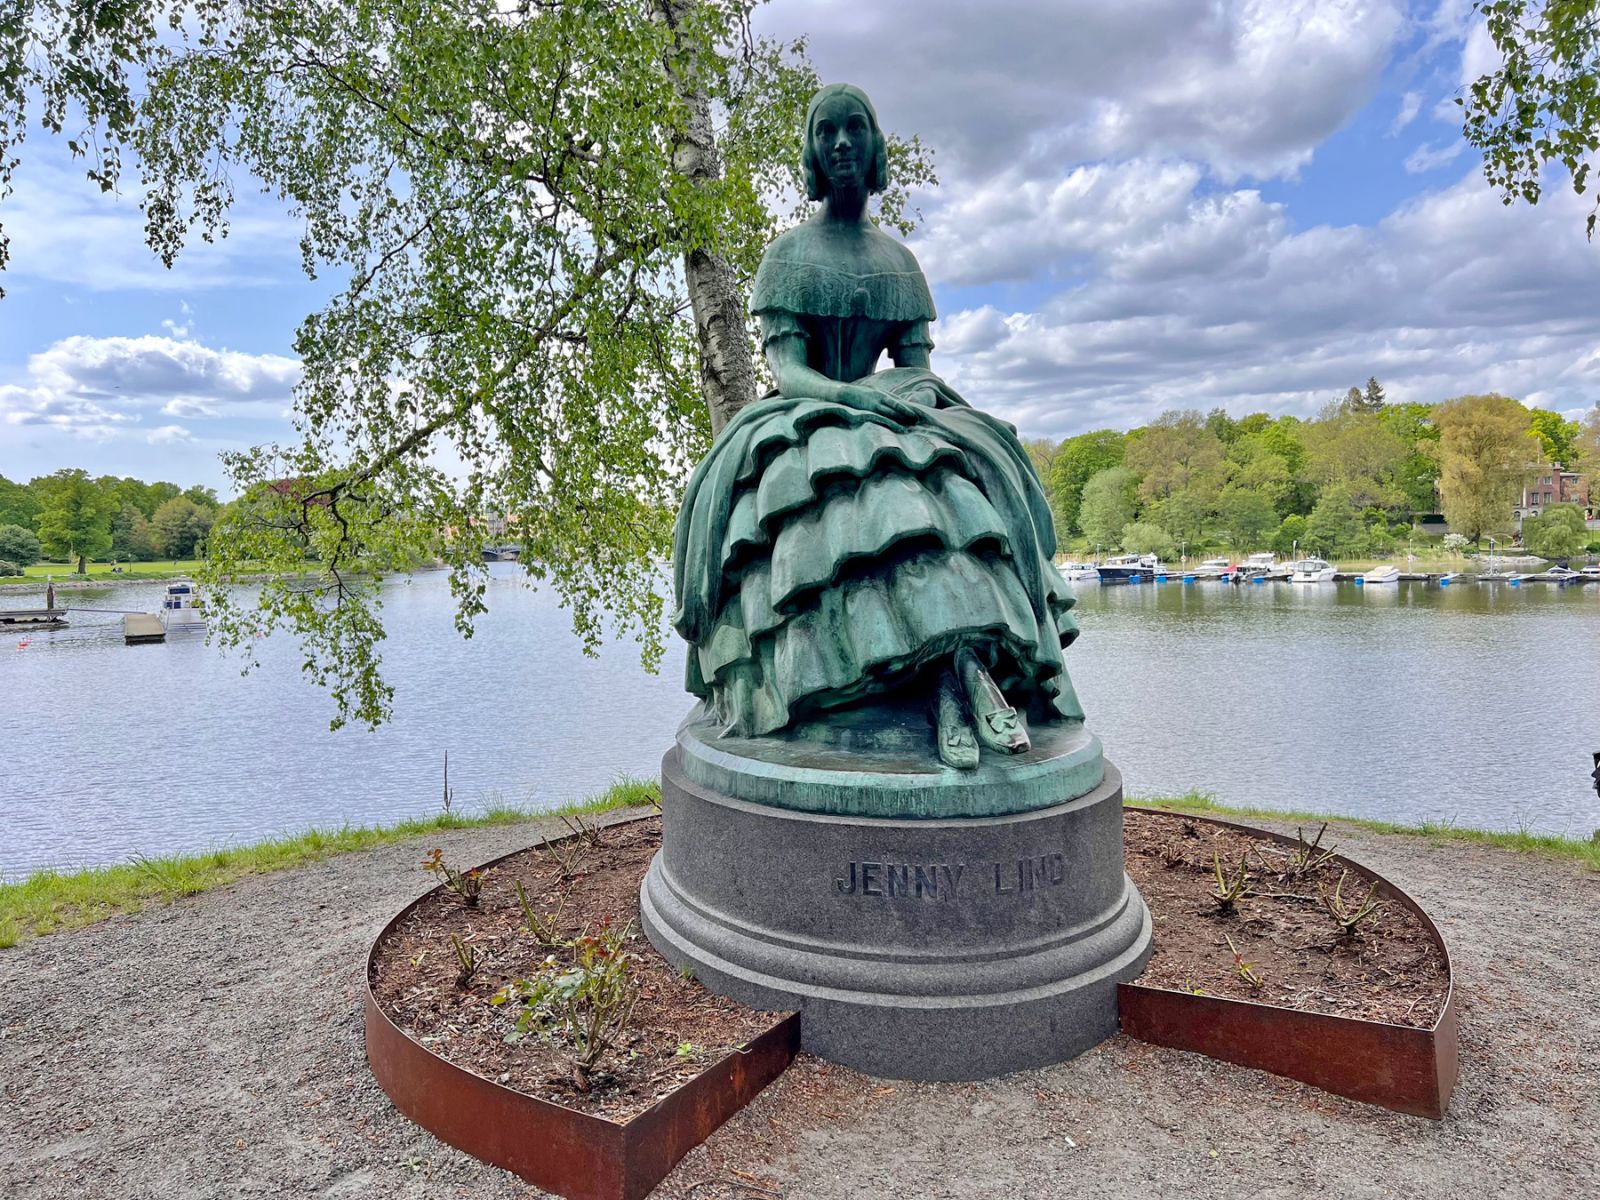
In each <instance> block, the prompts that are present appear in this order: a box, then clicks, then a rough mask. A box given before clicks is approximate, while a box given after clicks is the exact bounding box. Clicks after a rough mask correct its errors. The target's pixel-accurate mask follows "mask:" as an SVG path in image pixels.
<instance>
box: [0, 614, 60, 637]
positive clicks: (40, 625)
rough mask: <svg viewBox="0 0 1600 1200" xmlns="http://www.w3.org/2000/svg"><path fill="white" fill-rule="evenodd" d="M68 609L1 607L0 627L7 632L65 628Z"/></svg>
mask: <svg viewBox="0 0 1600 1200" xmlns="http://www.w3.org/2000/svg"><path fill="white" fill-rule="evenodd" d="M66 627H67V610H66V609H64V608H5V609H0V628H4V629H5V630H6V631H7V632H10V631H12V630H19V629H21V630H27V629H65V628H66Z"/></svg>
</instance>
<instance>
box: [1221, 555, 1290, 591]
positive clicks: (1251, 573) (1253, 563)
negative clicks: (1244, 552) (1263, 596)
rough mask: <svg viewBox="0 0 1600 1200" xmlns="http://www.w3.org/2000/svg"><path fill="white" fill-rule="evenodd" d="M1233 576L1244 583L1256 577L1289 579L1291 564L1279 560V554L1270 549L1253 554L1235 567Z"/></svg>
mask: <svg viewBox="0 0 1600 1200" xmlns="http://www.w3.org/2000/svg"><path fill="white" fill-rule="evenodd" d="M1233 578H1234V580H1235V581H1236V582H1239V583H1244V582H1246V581H1250V580H1256V579H1287V578H1289V564H1287V563H1281V562H1279V561H1278V556H1277V555H1276V554H1274V553H1272V552H1271V551H1270V550H1264V551H1262V552H1261V553H1259V554H1252V555H1250V557H1248V558H1246V559H1245V560H1244V561H1243V562H1242V563H1240V564H1239V565H1238V567H1236V568H1235V569H1234V573H1233Z"/></svg>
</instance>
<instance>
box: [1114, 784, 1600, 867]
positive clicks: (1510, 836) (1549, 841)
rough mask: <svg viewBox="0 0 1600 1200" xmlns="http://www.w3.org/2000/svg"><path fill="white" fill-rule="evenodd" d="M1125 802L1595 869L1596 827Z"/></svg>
mask: <svg viewBox="0 0 1600 1200" xmlns="http://www.w3.org/2000/svg"><path fill="white" fill-rule="evenodd" d="M1127 803H1129V804H1142V805H1145V806H1147V807H1149V808H1161V809H1166V810H1167V811H1169V812H1187V813H1198V814H1200V815H1202V816H1214V817H1260V818H1266V819H1271V820H1278V821H1300V822H1303V823H1305V824H1308V825H1309V824H1311V823H1312V822H1313V821H1314V822H1316V823H1318V824H1321V823H1322V822H1323V821H1330V822H1333V823H1335V824H1343V825H1353V826H1355V827H1356V828H1358V829H1370V830H1371V831H1372V832H1374V833H1389V834H1399V835H1401V836H1404V837H1420V838H1428V839H1430V840H1431V841H1433V842H1435V843H1442V842H1474V843H1477V844H1478V845H1482V846H1498V847H1500V848H1501V849H1502V850H1515V851H1517V852H1518V853H1520V854H1541V855H1545V856H1547V857H1550V858H1561V859H1566V860H1568V861H1570V862H1576V863H1580V864H1582V865H1583V866H1585V867H1587V868H1588V869H1589V870H1591V871H1600V830H1596V831H1595V835H1594V837H1592V838H1589V839H1587V840H1586V839H1584V838H1575V837H1564V836H1562V835H1561V834H1554V833H1533V832H1531V831H1530V830H1527V829H1519V830H1514V831H1511V832H1508V833H1495V832H1493V831H1491V830H1488V829H1467V828H1464V827H1463V826H1459V825H1456V824H1455V823H1454V822H1452V821H1423V822H1421V823H1420V824H1417V825H1402V824H1397V823H1396V822H1394V821H1373V820H1368V819H1367V818H1365V817H1343V816H1338V815H1336V814H1333V813H1317V812H1302V811H1298V810H1295V811H1284V810H1281V809H1273V808H1234V807H1231V806H1229V805H1226V804H1218V803H1217V802H1216V801H1215V800H1214V799H1212V797H1210V796H1208V795H1204V794H1203V793H1200V792H1190V793H1189V794H1188V795H1186V796H1144V797H1129V799H1128V800H1127Z"/></svg>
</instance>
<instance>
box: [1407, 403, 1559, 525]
mask: <svg viewBox="0 0 1600 1200" xmlns="http://www.w3.org/2000/svg"><path fill="white" fill-rule="evenodd" d="M1433 422H1434V424H1435V425H1437V426H1438V428H1439V442H1438V454H1439V499H1440V502H1441V504H1442V506H1443V508H1444V519H1445V520H1446V521H1448V522H1449V523H1450V527H1451V528H1452V529H1454V530H1455V531H1456V532H1457V533H1464V534H1466V535H1467V536H1468V537H1470V538H1471V539H1472V540H1473V541H1478V540H1479V539H1480V538H1481V537H1483V536H1484V535H1485V534H1494V533H1503V532H1505V531H1506V530H1507V529H1509V528H1510V525H1511V520H1512V517H1511V513H1512V509H1513V508H1514V507H1515V506H1516V503H1517V501H1518V500H1519V499H1520V498H1521V494H1522V489H1523V486H1524V485H1525V484H1526V483H1527V481H1528V479H1529V478H1530V477H1531V476H1532V475H1534V474H1535V473H1536V472H1537V470H1538V467H1539V463H1540V461H1541V458H1542V456H1543V448H1542V447H1541V446H1540V445H1539V440H1538V438H1536V437H1535V436H1534V435H1533V433H1532V432H1531V431H1530V430H1529V428H1528V410H1527V409H1526V408H1524V407H1523V406H1522V405H1520V404H1518V403H1517V402H1516V401H1515V400H1512V399H1510V398H1509V397H1507V396H1501V395H1499V394H1497V393H1489V394H1488V395H1482V396H1458V397H1456V398H1455V399H1454V400H1447V401H1445V402H1444V403H1443V404H1440V405H1438V406H1437V407H1436V408H1435V409H1434V410H1433Z"/></svg>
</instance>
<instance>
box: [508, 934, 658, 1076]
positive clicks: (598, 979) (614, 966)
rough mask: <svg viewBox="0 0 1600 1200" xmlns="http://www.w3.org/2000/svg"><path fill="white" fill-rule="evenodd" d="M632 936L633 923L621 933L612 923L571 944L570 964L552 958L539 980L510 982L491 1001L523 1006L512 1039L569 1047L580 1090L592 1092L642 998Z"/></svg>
mask: <svg viewBox="0 0 1600 1200" xmlns="http://www.w3.org/2000/svg"><path fill="white" fill-rule="evenodd" d="M632 932H633V926H632V925H631V924H630V925H629V926H627V928H625V929H623V930H622V931H621V932H618V931H616V930H613V929H612V928H611V926H610V925H609V924H607V925H605V926H602V927H601V929H600V931H599V932H598V933H595V934H593V935H586V936H584V937H580V938H576V939H574V940H573V941H572V942H570V943H568V948H569V949H570V951H571V955H572V957H571V960H570V961H567V962H562V961H561V960H560V959H559V958H558V957H557V956H556V955H554V954H552V955H550V956H548V957H547V958H546V959H545V960H544V963H543V964H542V965H541V966H540V967H539V969H538V970H537V971H535V972H534V975H533V978H531V979H519V980H517V981H516V982H514V983H511V984H507V985H506V986H505V987H504V988H502V989H500V991H499V992H497V993H496V994H495V995H494V997H493V999H492V1000H491V1001H490V1003H492V1004H497V1005H499V1004H506V1003H508V1002H510V1001H512V1000H520V1001H521V1002H522V1004H523V1006H524V1007H523V1010H522V1013H521V1015H520V1016H518V1018H517V1028H516V1031H515V1032H514V1033H512V1034H510V1035H509V1036H508V1037H507V1040H508V1041H520V1040H521V1039H522V1038H523V1037H525V1036H526V1035H527V1034H529V1033H538V1034H540V1035H542V1036H545V1037H547V1038H550V1039H552V1040H554V1041H557V1042H559V1043H560V1044H562V1045H564V1046H565V1047H566V1048H567V1052H568V1056H569V1058H570V1060H571V1063H572V1075H573V1082H574V1083H575V1084H576V1085H577V1087H578V1090H579V1091H580V1092H585V1093H586V1092H588V1091H589V1089H590V1086H591V1084H590V1077H591V1076H592V1075H593V1074H594V1070H595V1068H596V1067H597V1066H598V1065H599V1064H600V1062H601V1061H602V1060H603V1059H604V1058H605V1056H606V1053H607V1052H608V1051H610V1050H612V1049H614V1048H615V1047H616V1045H617V1044H618V1043H619V1042H620V1041H621V1039H622V1036H623V1034H624V1033H626V1032H627V1028H628V1021H629V1020H630V1019H631V1018H632V1016H633V1006H634V1004H635V1003H636V1002H637V1001H638V999H639V981H638V978H637V976H636V975H635V973H634V968H633V958H632V956H631V955H629V954H628V953H627V952H626V950H625V946H626V943H627V941H628V939H629V938H630V937H631V936H632Z"/></svg>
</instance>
